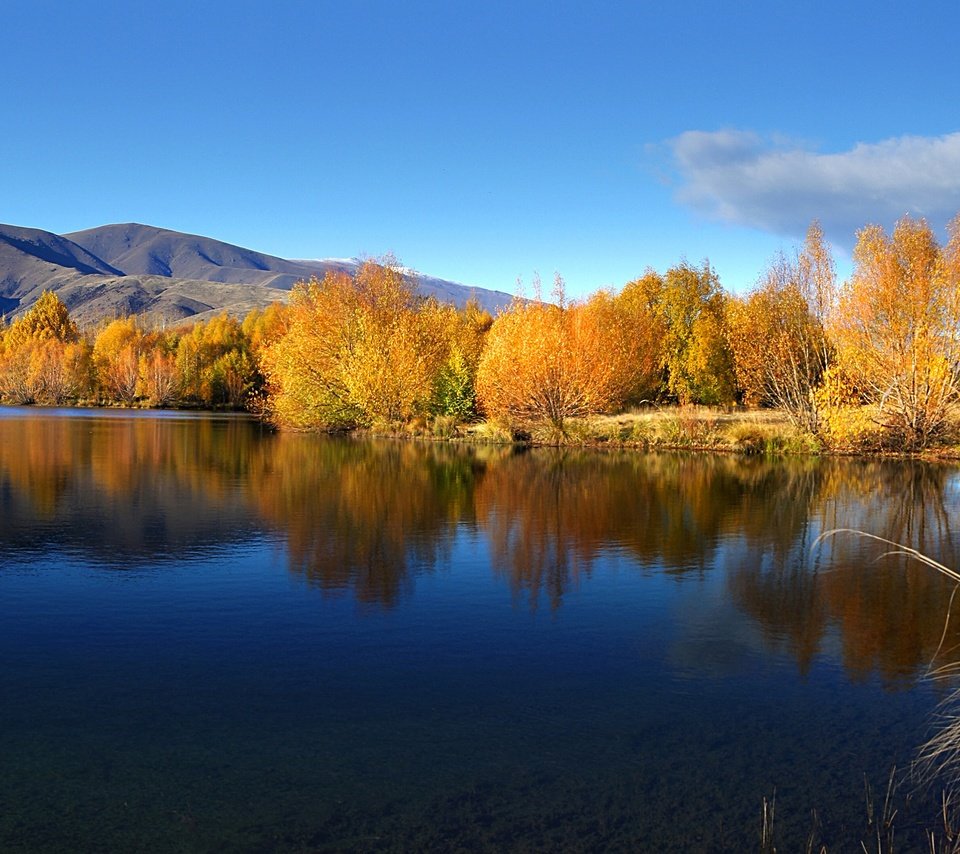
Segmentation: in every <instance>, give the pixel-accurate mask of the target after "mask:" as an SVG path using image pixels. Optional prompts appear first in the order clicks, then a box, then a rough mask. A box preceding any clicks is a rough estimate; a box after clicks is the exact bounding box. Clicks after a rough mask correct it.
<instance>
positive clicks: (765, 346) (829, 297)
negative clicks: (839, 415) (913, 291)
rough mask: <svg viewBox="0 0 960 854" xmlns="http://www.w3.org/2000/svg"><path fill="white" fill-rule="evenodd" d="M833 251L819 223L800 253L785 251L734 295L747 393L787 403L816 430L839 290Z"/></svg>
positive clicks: (734, 339)
mask: <svg viewBox="0 0 960 854" xmlns="http://www.w3.org/2000/svg"><path fill="white" fill-rule="evenodd" d="M835 281H836V275H835V273H834V266H833V259H832V258H831V256H830V252H829V249H828V248H827V247H826V244H825V243H824V240H823V232H822V230H821V229H820V226H819V224H818V223H816V222H815V223H813V224H812V225H811V226H810V229H809V230H808V232H807V239H806V243H805V245H804V248H803V249H802V250H801V251H800V252H799V253H798V255H797V258H796V260H794V261H791V260H789V259H787V258H786V257H785V256H783V255H780V256H779V257H777V258H776V259H775V260H774V261H773V263H771V264H770V266H769V267H768V268H767V271H766V273H765V276H764V280H763V281H762V283H761V284H760V286H759V287H758V288H757V289H755V290H754V291H753V292H752V293H751V294H749V296H747V297H746V298H745V299H734V300H731V302H730V305H729V310H728V337H729V342H730V348H731V350H732V352H733V356H734V365H735V368H736V376H737V383H738V385H739V386H740V390H741V393H742V394H743V397H744V401H745V402H747V403H752V404H768V405H771V406H776V407H779V408H780V409H782V410H783V411H784V412H785V413H786V415H787V417H788V418H789V419H790V421H791V422H792V423H793V424H794V425H796V426H797V427H800V428H801V429H804V430H808V431H810V432H811V433H814V434H816V433H818V432H819V428H820V410H821V400H822V396H820V395H818V394H817V389H818V387H819V385H820V382H821V379H822V377H823V375H824V373H825V372H826V370H827V369H828V368H829V366H830V363H831V360H832V354H833V348H832V346H831V344H830V342H829V340H828V337H827V333H826V328H825V327H826V322H827V315H828V312H829V311H830V310H831V308H832V306H833V302H834V298H835Z"/></svg>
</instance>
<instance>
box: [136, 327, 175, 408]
mask: <svg viewBox="0 0 960 854" xmlns="http://www.w3.org/2000/svg"><path fill="white" fill-rule="evenodd" d="M176 353H177V336H176V334H175V333H170V332H166V331H159V330H154V331H153V332H150V333H147V334H146V335H145V336H144V339H143V341H142V346H141V353H140V361H139V367H138V374H139V376H138V382H137V394H138V395H139V396H140V397H144V398H146V400H147V402H148V403H149V404H150V406H159V407H164V406H171V405H172V404H174V403H176V402H177V401H178V399H179V396H180V388H181V384H182V383H181V378H180V371H179V370H178V368H177V355H176Z"/></svg>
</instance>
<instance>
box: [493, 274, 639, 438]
mask: <svg viewBox="0 0 960 854" xmlns="http://www.w3.org/2000/svg"><path fill="white" fill-rule="evenodd" d="M559 285H560V287H558V289H557V296H558V297H559V298H558V302H559V305H552V304H549V303H543V302H539V301H534V302H524V301H521V300H516V301H514V303H513V304H512V305H511V306H510V308H509V309H508V310H506V311H505V312H503V313H501V314H500V315H499V316H498V317H497V319H496V320H495V321H494V323H493V326H492V327H491V329H490V332H489V335H488V337H487V344H486V348H485V350H484V353H483V356H482V357H481V359H480V366H479V370H478V375H477V393H478V396H479V398H480V401H481V404H482V406H483V408H484V410H485V411H486V412H487V414H488V415H490V416H492V417H494V418H499V419H503V420H506V421H508V422H510V423H514V424H518V425H529V424H533V423H536V422H539V421H546V422H549V423H550V424H551V425H552V426H553V427H554V428H555V429H556V430H557V431H558V432H560V433H561V434H563V433H565V426H566V422H567V420H568V419H570V418H576V417H582V416H586V415H592V414H595V413H600V412H609V411H612V410H615V409H617V408H618V407H620V406H621V405H622V404H623V402H624V400H626V399H628V398H629V397H630V396H631V395H632V394H634V393H635V392H636V389H637V388H639V387H642V386H643V385H644V384H645V383H648V382H649V379H650V373H651V371H652V368H653V366H654V362H653V360H652V359H650V358H648V353H649V345H648V341H649V339H648V338H647V337H646V336H647V334H648V333H649V330H646V329H642V328H640V327H639V326H638V324H637V322H636V316H635V315H634V314H632V313H631V312H629V311H628V310H626V309H625V307H624V304H623V303H620V302H618V301H617V299H616V298H615V297H614V296H613V295H612V294H610V293H607V292H604V291H601V292H599V293H597V294H595V295H594V296H592V297H591V298H590V299H589V300H587V301H586V302H585V303H582V304H573V305H566V304H565V303H564V300H563V293H562V282H560V283H559Z"/></svg>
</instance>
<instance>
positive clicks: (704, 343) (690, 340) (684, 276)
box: [644, 261, 735, 404]
mask: <svg viewBox="0 0 960 854" xmlns="http://www.w3.org/2000/svg"><path fill="white" fill-rule="evenodd" d="M644 278H645V279H646V280H647V281H646V283H645V288H646V291H647V292H648V293H650V295H651V299H652V300H653V304H654V306H655V311H656V314H657V316H658V317H659V318H660V321H661V322H662V324H663V328H664V341H663V349H662V353H661V363H662V368H663V370H664V372H665V374H666V388H665V391H666V392H667V393H668V394H670V395H672V396H674V397H676V399H677V400H679V401H680V403H707V404H724V403H731V402H732V401H733V399H734V393H735V381H734V372H733V357H732V354H731V353H730V349H729V346H728V343H727V335H726V305H727V297H726V294H725V293H724V292H723V289H722V288H721V287H720V280H719V279H718V278H717V274H716V273H715V272H714V270H713V268H711V267H710V265H709V264H708V263H707V262H704V263H703V264H702V265H701V266H700V267H693V266H691V265H690V264H688V263H687V262H685V261H684V262H683V263H681V264H679V265H677V266H676V267H672V268H671V269H669V270H668V271H667V273H666V275H665V276H663V277H662V278H661V277H659V276H657V275H656V274H652V275H651V274H648V276H647V277H644ZM658 279H659V281H658Z"/></svg>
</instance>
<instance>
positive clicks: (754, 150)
mask: <svg viewBox="0 0 960 854" xmlns="http://www.w3.org/2000/svg"><path fill="white" fill-rule="evenodd" d="M669 145H670V147H671V149H672V151H673V156H674V160H675V163H676V166H677V169H678V171H679V173H680V177H681V179H682V184H681V186H680V188H679V190H678V191H677V198H678V200H679V201H681V202H682V203H684V204H687V205H689V206H691V207H693V208H695V209H696V210H698V211H700V212H701V213H703V214H705V215H707V216H710V217H713V218H716V219H720V220H723V221H726V222H731V223H738V224H741V225H748V226H752V227H754V228H759V229H762V230H764V231H772V232H774V233H777V234H786V235H792V236H802V235H803V234H804V233H805V232H806V229H807V226H808V225H809V224H810V221H811V220H813V219H819V220H820V223H821V225H822V226H823V229H824V232H825V233H826V235H827V238H828V239H829V240H831V242H833V243H835V244H837V245H840V246H847V247H849V246H851V245H852V244H853V242H854V240H855V237H856V232H857V230H858V229H860V228H862V227H863V226H864V225H867V224H868V223H879V224H880V225H883V226H887V227H889V226H890V225H892V224H893V223H894V222H895V221H896V220H897V219H899V218H900V217H901V216H903V215H904V214H910V215H911V216H917V217H920V216H922V217H926V218H927V220H928V221H929V222H930V224H931V225H932V226H934V227H935V228H940V227H942V226H943V225H945V224H946V222H947V221H948V220H950V219H951V218H952V217H953V216H954V215H956V214H957V212H958V211H960V133H951V134H947V135H945V136H937V137H921V136H902V137H897V138H895V139H887V140H883V141H882V142H876V143H858V144H857V145H855V146H854V147H853V148H852V149H850V150H849V151H843V152H839V153H835V154H822V153H819V152H817V151H813V150H811V149H809V148H807V147H805V146H802V145H799V144H797V143H791V142H784V141H782V140H776V139H764V138H763V137H761V136H759V135H757V134H755V133H751V132H748V131H739V130H721V131H713V132H708V131H687V132H686V133H682V134H680V136H678V137H676V138H674V139H672V140H670V142H669Z"/></svg>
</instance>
